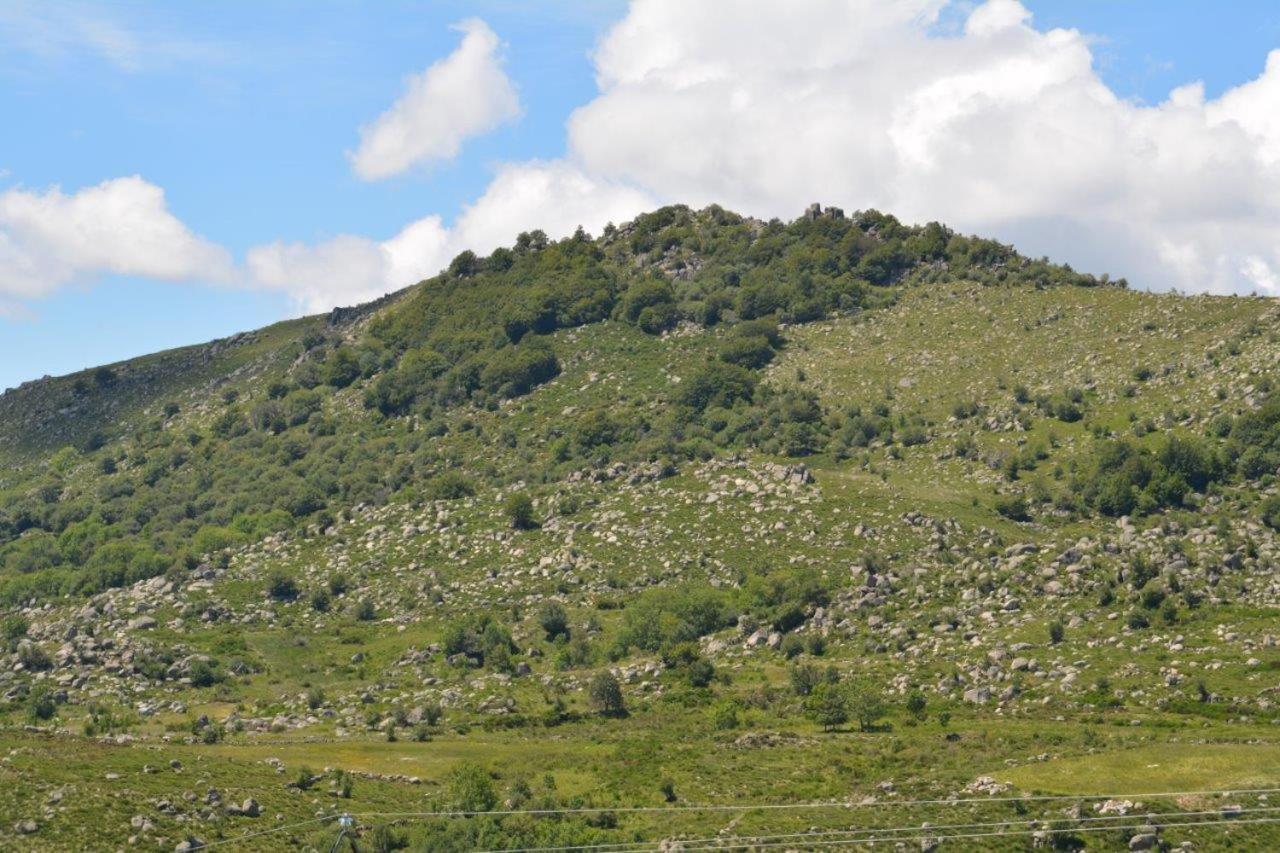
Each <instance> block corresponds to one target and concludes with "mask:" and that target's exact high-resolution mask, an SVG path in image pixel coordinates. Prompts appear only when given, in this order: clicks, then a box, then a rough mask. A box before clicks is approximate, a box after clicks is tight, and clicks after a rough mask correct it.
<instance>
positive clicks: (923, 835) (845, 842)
mask: <svg viewBox="0 0 1280 853" xmlns="http://www.w3.org/2000/svg"><path fill="white" fill-rule="evenodd" d="M1263 823H1280V817H1264V818H1252V819H1248V820H1232V819H1230V818H1226V817H1222V818H1218V819H1217V820H1201V821H1187V822H1185V823H1173V824H1168V825H1167V828H1170V829H1173V828H1176V827H1180V826H1241V825H1244V824H1263ZM1147 828H1151V829H1155V828H1156V827H1155V826H1153V825H1151V824H1148V823H1132V824H1126V825H1123V826H1117V825H1112V826H1086V827H1083V828H1080V829H1070V830H1065V831H1066V832H1075V833H1083V832H1116V831H1125V832H1128V831H1131V830H1139V829H1147ZM1049 831H1051V830H1048V829H1040V828H1035V829H1021V830H1005V831H1000V832H970V833H963V834H957V835H934V834H933V833H931V832H929V831H928V830H927V829H920V830H918V834H916V835H895V836H893V837H891V838H854V839H840V840H838V841H814V842H812V843H810V844H807V845H806V846H807V847H840V846H844V847H852V846H855V845H864V844H865V845H871V844H882V843H886V842H901V841H922V840H924V839H931V840H933V841H938V842H942V841H959V840H964V839H973V838H995V837H997V836H1017V835H1033V834H1035V833H1037V832H1049ZM733 840H737V839H736V838H735V839H733ZM792 843H793V842H790V841H779V842H776V843H765V844H759V843H756V842H755V841H753V840H751V838H750V837H746V838H745V839H744V840H743V841H742V843H738V844H728V845H725V844H719V845H712V846H706V847H682V848H681V849H682V850H683V851H684V853H695V851H702V850H733V849H737V848H747V847H750V848H752V849H756V850H758V849H766V848H773V847H787V846H789V845H790V844H792Z"/></svg>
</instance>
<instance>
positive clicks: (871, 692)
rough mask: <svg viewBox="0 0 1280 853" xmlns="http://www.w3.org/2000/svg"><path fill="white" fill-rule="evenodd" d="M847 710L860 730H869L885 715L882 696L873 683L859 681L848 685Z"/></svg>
mask: <svg viewBox="0 0 1280 853" xmlns="http://www.w3.org/2000/svg"><path fill="white" fill-rule="evenodd" d="M848 701H849V712H850V714H851V715H852V717H853V719H855V720H857V722H858V729H859V730H860V731H864V732H866V731H870V730H871V729H872V728H873V727H874V726H875V724H876V720H879V719H880V718H881V717H883V716H884V715H885V711H886V710H887V709H886V708H885V702H884V696H883V695H881V693H880V691H879V690H877V689H876V687H875V686H874V685H872V684H871V683H870V682H867V681H861V682H858V683H856V684H853V685H851V686H850V687H849V700H848Z"/></svg>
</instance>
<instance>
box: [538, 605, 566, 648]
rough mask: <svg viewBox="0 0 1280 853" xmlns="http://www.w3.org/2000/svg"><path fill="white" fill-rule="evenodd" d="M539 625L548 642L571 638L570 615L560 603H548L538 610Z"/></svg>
mask: <svg viewBox="0 0 1280 853" xmlns="http://www.w3.org/2000/svg"><path fill="white" fill-rule="evenodd" d="M538 625H539V626H540V627H541V628H542V630H543V632H544V633H545V634H546V636H547V639H548V640H554V639H556V638H557V637H568V636H569V615H568V614H567V613H565V609H564V605H562V604H560V603H559V602H558V601H546V602H543V604H542V606H541V607H539V608H538Z"/></svg>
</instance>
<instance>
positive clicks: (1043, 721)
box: [0, 206, 1280, 850]
mask: <svg viewBox="0 0 1280 853" xmlns="http://www.w3.org/2000/svg"><path fill="white" fill-rule="evenodd" d="M1278 322H1280V316H1278V315H1277V311H1276V307H1275V304H1274V303H1273V302H1271V301H1268V300H1263V299H1253V298H1239V297H1207V296H1197V297H1186V296H1179V295H1169V294H1166V295H1157V294H1150V293H1136V292H1132V291H1130V290H1128V289H1127V288H1126V287H1125V286H1124V282H1123V281H1119V282H1111V281H1110V280H1109V279H1106V278H1102V279H1098V278H1094V277H1092V276H1085V275H1080V274H1078V273H1075V272H1074V271H1072V270H1071V269H1069V268H1066V267H1060V266H1055V265H1052V264H1049V263H1048V262H1046V261H1044V260H1033V259H1028V258H1025V257H1022V256H1020V255H1018V254H1017V253H1016V252H1014V251H1013V250H1012V249H1011V248H1009V247H1006V246H1002V245H1000V244H998V243H995V242H992V241H988V240H982V239H979V238H974V237H966V236H962V235H957V234H954V233H952V232H951V231H950V230H948V229H947V228H945V227H944V226H942V225H939V224H936V223H931V224H929V225H926V226H922V227H913V226H905V225H903V224H901V223H900V222H898V221H897V220H896V219H894V218H893V217H891V216H888V215H885V214H881V213H878V212H875V211H869V212H862V213H855V214H852V215H850V216H845V215H844V214H843V213H842V212H840V211H837V210H831V209H829V210H822V209H821V208H818V207H816V206H815V207H814V208H811V209H810V211H808V212H807V213H806V215H805V216H803V217H801V218H800V219H797V220H795V221H793V222H790V223H783V222H778V221H773V222H761V221H758V220H753V219H749V218H744V217H740V216H737V215H735V214H732V213H729V212H727V211H724V210H721V209H719V208H714V207H713V208H708V209H705V210H701V211H693V210H689V209H687V208H683V207H671V208H664V209H662V210H659V211H655V212H654V213H651V214H647V215H645V216H642V217H640V218H639V219H637V220H636V221H634V222H631V223H627V224H624V225H622V226H619V227H616V228H615V227H610V228H608V229H606V231H605V232H604V233H603V234H602V235H601V236H600V237H598V238H591V237H589V236H588V235H586V234H583V233H579V234H577V235H574V236H573V237H570V238H568V239H566V240H562V241H550V240H548V239H547V238H546V237H545V235H542V234H540V233H538V232H533V233H529V234H524V235H521V237H520V239H519V240H518V241H517V243H516V244H515V245H514V246H513V247H511V248H510V249H500V250H498V251H496V252H494V253H493V254H492V255H490V256H489V257H487V258H479V257H475V256H473V255H471V254H470V253H464V254H463V255H461V256H459V257H458V258H457V259H455V260H454V262H453V263H452V264H451V266H450V268H449V269H448V270H447V271H445V272H444V273H442V274H441V275H439V276H437V277H435V278H432V279H429V280H427V281H424V282H421V283H419V284H417V285H414V286H413V287H411V288H408V289H407V290H405V291H402V292H400V293H398V294H394V295H392V296H391V297H388V298H386V299H384V300H381V301H380V302H378V303H374V304H372V305H369V306H363V307H361V308H358V309H343V310H339V311H335V312H333V313H332V314H331V315H328V316H324V317H312V318H306V319H303V320H297V321H291V322H288V323H282V324H278V325H276V326H272V327H269V328H267V329H264V330H261V331H259V332H253V333H248V334H245V335H239V336H236V337H234V338H231V339H227V340H224V341H218V342H214V343H211V344H208V345H204V346H198V347H190V348H186V349H182V350H176V351H173V352H169V353H162V354H159V355H156V356H152V357H148V358H144V359H138V360H134V361H130V362H124V363H121V364H116V365H109V366H107V367H103V368H99V369H96V370H91V371H86V372H84V373H82V374H77V375H73V376H68V377H61V378H57V379H48V380H42V381H39V382H35V383H28V384H26V385H24V386H23V387H22V388H19V389H16V390H14V391H11V392H9V393H7V394H5V395H3V396H0V460H2V461H3V467H2V468H0V470H2V471H3V473H2V474H0V600H2V601H3V602H4V622H3V629H4V637H3V642H4V643H5V646H4V649H5V651H4V655H5V666H3V667H2V669H3V671H2V672H0V690H2V691H3V697H4V703H5V704H4V705H3V707H0V724H2V725H3V728H0V741H3V742H4V743H3V746H4V747H5V749H6V752H7V758H6V760H5V762H4V763H3V764H0V774H3V776H4V778H5V781H7V782H9V783H10V784H9V785H8V786H7V789H8V791H9V793H7V794H6V795H4V796H0V824H4V825H12V826H14V827H15V830H14V831H15V832H21V833H22V834H23V844H24V845H25V846H29V847H42V846H43V847H47V848H48V849H67V848H69V847H71V848H95V849H97V848H101V847H102V846H111V847H116V846H123V845H125V844H126V843H130V841H131V839H132V843H137V844H141V845H145V846H149V847H155V846H157V845H159V846H160V847H162V848H166V849H172V848H173V847H175V846H177V845H179V844H182V843H186V844H187V845H188V847H189V848H190V847H192V846H194V845H195V844H196V843H197V842H199V843H208V842H214V841H219V840H223V841H229V842H235V843H236V844H237V846H242V847H244V848H245V849H288V848H293V847H298V846H302V847H308V846H309V847H314V848H316V849H328V846H329V845H330V844H332V842H333V839H334V837H335V835H336V832H337V828H336V825H334V823H333V821H332V817H333V816H334V815H336V814H337V813H340V812H344V811H346V812H350V813H352V814H354V815H356V817H357V820H358V824H359V827H358V832H359V834H360V836H361V838H362V839H363V843H366V844H368V845H371V846H373V847H374V848H375V849H395V848H396V847H397V846H403V845H409V846H412V847H414V848H420V849H433V850H441V849H487V848H514V847H530V846H542V847H565V846H573V845H586V844H615V845H625V844H634V845H635V846H636V849H649V848H650V847H652V846H655V845H656V844H657V842H658V841H659V840H660V839H673V838H685V839H710V840H707V841H703V842H686V845H685V846H686V848H687V849H700V848H703V847H706V846H709V845H712V844H713V843H718V842H716V839H717V838H719V837H720V836H721V834H722V833H724V834H725V835H727V836H765V835H768V836H770V839H768V840H760V841H758V843H762V844H763V843H782V844H790V845H794V846H795V847H798V848H805V847H807V846H811V845H814V844H818V845H830V844H832V843H835V842H848V841H849V840H850V839H851V837H853V836H849V835H848V834H846V835H821V834H809V833H811V832H812V833H822V832H828V833H830V832H835V831H837V830H845V831H847V830H848V828H849V826H850V823H851V820H852V821H853V822H854V825H855V826H858V827H862V828H867V827H876V826H878V827H881V828H882V830H884V831H886V832H887V834H888V835H896V836H898V837H901V838H902V839H904V840H906V841H908V842H910V843H911V844H912V845H915V844H922V847H925V848H927V847H928V846H929V843H932V841H933V840H936V839H943V840H944V842H945V839H946V838H948V837H951V836H959V837H958V838H952V840H951V841H950V842H945V843H949V844H951V845H952V846H955V847H956V849H966V847H967V849H972V846H973V844H979V845H982V846H988V847H993V848H996V849H1015V848H1016V849H1022V848H1024V847H1025V846H1026V843H1027V840H1028V838H1029V837H1030V835H1031V833H1032V832H1040V833H1042V834H1043V837H1042V840H1044V841H1046V842H1052V843H1054V844H1057V845H1059V846H1064V847H1070V846H1071V845H1074V844H1087V845H1089V846H1090V847H1091V848H1093V847H1100V848H1101V849H1112V848H1113V847H1115V846H1116V845H1121V846H1123V845H1127V844H1128V843H1129V840H1130V838H1131V837H1133V836H1137V835H1142V834H1144V833H1145V832H1147V829H1146V827H1145V824H1144V820H1145V819H1144V820H1138V819H1135V818H1133V816H1132V815H1131V814H1130V815H1129V816H1128V817H1126V814H1128V813H1129V812H1132V811H1133V810H1135V809H1138V807H1137V806H1134V805H1133V804H1132V803H1130V805H1129V806H1117V805H1112V806H1107V811H1098V810H1097V809H1095V806H1097V807H1099V808H1100V807H1101V805H1102V802H1101V798H1094V797H1092V796H1091V795H1095V794H1126V793H1127V794H1132V795H1138V794H1143V793H1148V792H1157V793H1158V792H1192V791H1198V792H1203V791H1205V790H1210V789H1211V790H1222V789H1228V790H1230V789H1234V790H1241V789H1253V788H1268V787H1273V786H1275V785H1276V782H1277V781H1278V779H1280V775H1278V773H1277V771H1276V770H1275V768H1274V767H1272V764H1273V763H1274V762H1273V761H1272V758H1274V756H1272V755H1271V751H1274V749H1275V747H1274V746H1273V745H1272V744H1273V742H1274V734H1273V722H1274V720H1275V719H1277V714H1276V708H1275V699H1274V696H1273V693H1274V678H1272V677H1271V676H1270V675H1269V673H1271V672H1272V670H1273V669H1274V667H1275V665H1276V662H1277V661H1280V657H1277V655H1276V652H1275V648H1274V646H1275V640H1274V636H1273V634H1274V627H1273V625H1274V620H1275V615H1276V595H1277V585H1276V571H1275V569H1276V559H1277V555H1278V554H1280V549H1278V548H1277V540H1276V534H1275V529H1274V528H1275V526H1280V497H1278V496H1277V495H1276V488H1275V476H1276V473H1277V469H1278V468H1280V427H1277V424H1280V397H1275V396H1273V395H1272V381H1273V379H1272V372H1273V371H1274V365H1275V360H1276V353H1277V347H1276V342H1277V332H1278V331H1280V328H1278ZM1139 763H1140V764H1141V767H1143V768H1145V771H1146V772H1139V771H1138V769H1137V768H1138V766H1139ZM1021 791H1025V792H1028V793H1032V792H1038V793H1039V794H1041V795H1049V796H1055V797H1061V798H1062V799H1043V800H1017V799H1015V798H1014V795H1015V794H1016V793H1017V792H1021ZM993 792H994V793H998V794H999V796H992V794H993ZM953 798H961V799H963V800H965V802H962V803H959V804H952V805H948V804H947V803H945V802H943V801H946V800H949V799H953ZM983 798H985V800H984V801H983V802H979V803H974V802H969V800H973V799H983ZM1130 799H1133V800H1140V799H1142V798H1141V797H1138V796H1133V797H1131V798H1130ZM247 800H252V801H253V802H252V803H246V801H247ZM918 800H927V801H929V804H927V805H915V806H911V807H907V806H901V807H900V806H894V805H892V804H893V803H896V802H903V803H904V804H906V803H914V802H915V801H918ZM814 801H836V802H839V803H844V804H848V803H861V804H862V805H860V806H859V808H861V809H862V811H860V812H858V813H857V814H856V816H854V817H852V818H851V815H850V812H849V807H848V806H847V805H844V806H841V807H839V808H825V809H824V808H816V807H806V808H795V809H793V810H788V809H777V808H769V809H754V810H744V811H742V812H740V813H738V812H731V813H729V814H726V813H724V812H723V811H704V810H701V809H694V808H684V807H685V806H695V805H696V806H703V805H707V804H718V805H720V806H722V807H737V806H741V805H743V804H752V805H757V806H758V805H763V804H768V805H770V806H778V805H782V804H787V803H790V804H793V805H796V804H804V803H809V804H812V803H813V802H814ZM1223 804H1229V805H1242V807H1244V808H1247V809H1262V808H1265V794H1263V795H1261V798H1260V795H1259V794H1258V793H1257V792H1255V793H1252V794H1244V793H1239V794H1233V795H1231V796H1230V797H1227V798H1216V797H1212V796H1209V795H1205V794H1188V795H1187V796H1184V797H1182V798H1181V799H1174V798H1167V797H1166V798H1161V797H1155V798H1147V801H1146V802H1145V804H1144V805H1143V806H1142V807H1141V809H1139V811H1141V812H1142V813H1143V814H1144V815H1145V813H1146V812H1147V811H1154V812H1157V813H1160V814H1161V815H1162V816H1161V817H1160V818H1159V820H1161V821H1163V822H1164V823H1165V824H1167V825H1166V827H1165V829H1164V830H1162V838H1163V839H1165V840H1167V841H1170V842H1174V843H1176V842H1179V841H1182V840H1188V841H1193V842H1195V844H1196V845H1197V849H1214V846H1215V845H1226V844H1228V843H1230V842H1231V840H1232V839H1233V838H1234V839H1236V841H1237V843H1240V841H1241V839H1244V840H1247V842H1248V843H1249V844H1252V843H1254V842H1255V841H1257V842H1258V843H1263V844H1264V845H1265V844H1266V843H1270V842H1268V841H1267V839H1272V841H1280V835H1275V836H1274V838H1273V837H1272V834H1269V833H1270V830H1269V828H1268V826H1267V825H1265V824H1261V825H1259V824H1247V825H1246V823H1245V821H1243V820H1242V821H1241V822H1240V823H1238V824H1236V825H1234V826H1235V828H1230V827H1224V826H1223V825H1221V824H1220V814H1219V811H1220V807H1221V806H1222V805H1223ZM636 807H643V808H644V809H666V808H673V809H676V810H672V811H644V810H641V811H633V809H635V808H636ZM459 809H460V810H463V811H469V812H479V813H481V814H477V815H475V816H473V817H468V818H460V817H445V816H439V815H438V813H440V812H447V811H450V810H459ZM530 809H534V810H542V811H552V812H554V814H546V815H542V816H538V815H533V814H526V813H520V812H526V811H527V810H530ZM563 809H574V810H575V811H571V812H563V811H560V810H563ZM1073 809H1074V810H1073ZM1114 809H1120V810H1121V812H1122V813H1121V814H1114V813H1113V810H1114ZM501 812H516V813H514V814H502V813H501ZM402 813H412V814H402ZM1248 814H1250V815H1252V814H1253V812H1249V813H1248ZM1264 814H1265V813H1264ZM397 815H399V816H397ZM1197 815H1201V816H1202V817H1199V818H1198V819H1197ZM1203 815H1208V817H1203ZM1033 819H1035V820H1039V821H1040V822H1039V823H1036V824H1030V823H1028V822H1029V821H1031V820H1033ZM922 821H927V822H930V823H932V824H933V825H934V826H935V827H943V828H934V829H929V830H923V829H921V828H920V823H921V822H922ZM1179 822H1182V823H1186V824H1188V825H1187V826H1184V827H1181V828H1179V827H1177V826H1176V824H1177V823H1179ZM975 825H982V826H986V827H988V828H991V827H994V831H995V832H998V833H999V832H1003V833H1006V834H1004V835H998V834H997V835H986V836H981V841H976V842H975V841H972V840H970V842H968V843H967V844H966V842H965V841H964V840H961V839H962V838H963V837H964V836H965V834H966V833H971V832H972V831H973V828H974V826H975ZM947 826H951V827H953V828H952V829H950V830H947V829H945V827H947ZM264 830H272V831H271V832H270V833H268V834H265V835H261V836H256V837H255V838H254V839H253V840H252V841H239V840H238V838H239V836H242V835H245V834H248V833H254V832H259V831H264ZM795 833H804V834H801V835H795ZM922 838H923V839H924V841H925V842H929V843H922V841H921V839H922ZM255 845H256V847H255ZM646 845H647V846H646ZM957 845H965V847H961V846H957ZM616 849H628V848H625V847H621V848H616Z"/></svg>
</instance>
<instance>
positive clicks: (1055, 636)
mask: <svg viewBox="0 0 1280 853" xmlns="http://www.w3.org/2000/svg"><path fill="white" fill-rule="evenodd" d="M1066 636H1067V627H1066V626H1065V625H1063V624H1062V621H1061V620H1060V619H1055V620H1053V621H1052V622H1050V623H1049V642H1050V643H1053V644H1054V645H1055V646H1056V645H1057V644H1058V643H1061V642H1062V641H1063V639H1064V638H1065V637H1066Z"/></svg>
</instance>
